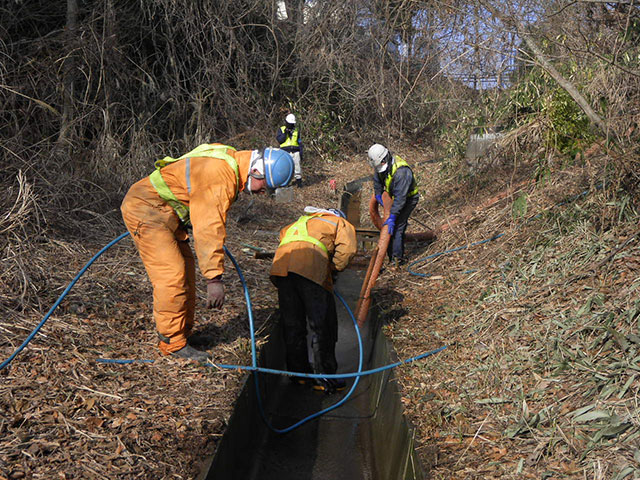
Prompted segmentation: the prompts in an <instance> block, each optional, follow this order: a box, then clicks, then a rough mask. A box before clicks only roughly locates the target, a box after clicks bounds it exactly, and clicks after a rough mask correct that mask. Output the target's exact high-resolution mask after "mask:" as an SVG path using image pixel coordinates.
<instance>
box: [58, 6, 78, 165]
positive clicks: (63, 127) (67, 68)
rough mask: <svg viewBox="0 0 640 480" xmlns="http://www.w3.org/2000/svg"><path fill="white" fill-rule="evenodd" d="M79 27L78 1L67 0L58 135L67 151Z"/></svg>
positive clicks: (71, 116)
mask: <svg viewBox="0 0 640 480" xmlns="http://www.w3.org/2000/svg"><path fill="white" fill-rule="evenodd" d="M77 29H78V1H77V0H67V27H66V32H65V36H66V39H65V44H66V58H65V59H64V68H63V82H62V83H63V90H62V121H61V123H60V133H59V135H58V145H57V147H58V149H62V151H67V153H68V150H69V149H68V148H67V147H68V145H67V144H68V139H69V137H70V136H71V132H72V129H73V88H74V75H75V63H76V62H75V60H74V53H73V52H74V46H75V42H76V36H77V35H76V32H77Z"/></svg>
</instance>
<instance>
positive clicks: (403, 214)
mask: <svg viewBox="0 0 640 480" xmlns="http://www.w3.org/2000/svg"><path fill="white" fill-rule="evenodd" d="M418 200H420V195H414V196H413V197H409V198H407V201H406V203H405V204H404V207H402V210H400V213H398V216H397V217H396V229H395V231H394V232H393V236H392V237H391V241H390V242H389V248H388V249H387V255H389V260H399V261H402V260H403V259H404V234H405V232H406V231H407V227H408V226H409V215H411V213H412V212H413V210H414V209H415V208H416V205H418Z"/></svg>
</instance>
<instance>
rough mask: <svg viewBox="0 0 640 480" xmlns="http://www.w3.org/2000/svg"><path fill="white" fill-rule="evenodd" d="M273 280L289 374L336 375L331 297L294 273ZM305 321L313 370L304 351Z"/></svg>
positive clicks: (335, 322)
mask: <svg viewBox="0 0 640 480" xmlns="http://www.w3.org/2000/svg"><path fill="white" fill-rule="evenodd" d="M273 278H274V280H275V283H276V287H277V288H278V301H279V303H280V313H281V314H282V321H283V330H284V342H285V345H286V348H287V353H286V359H287V368H288V369H289V371H292V372H302V373H311V372H312V371H313V372H314V373H336V370H337V369H338V362H337V361H336V354H335V347H336V342H337V340H338V318H337V313H336V302H335V299H334V298H333V294H332V293H331V292H328V291H327V290H325V289H324V288H322V287H321V286H320V285H318V284H317V283H314V282H312V281H311V280H308V279H306V278H304V277H302V276H300V275H297V274H295V273H289V275H288V276H286V277H273ZM307 321H308V322H309V329H310V330H311V346H312V349H313V370H312V369H311V365H309V353H308V349H307Z"/></svg>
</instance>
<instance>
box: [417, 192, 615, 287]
mask: <svg viewBox="0 0 640 480" xmlns="http://www.w3.org/2000/svg"><path fill="white" fill-rule="evenodd" d="M603 186H604V183H600V184H598V185H596V186H595V188H596V190H600V189H601V188H603ZM587 193H589V190H585V191H583V192H580V193H578V194H576V195H573V196H571V197H569V198H567V199H566V200H563V201H562V202H558V203H556V204H555V205H552V206H551V208H556V207H559V206H561V205H564V204H566V203H569V202H573V201H574V200H577V199H578V198H580V197H583V196H585V195H586V194H587ZM543 214H544V212H540V213H538V214H536V215H533V216H532V217H529V218H528V219H526V220H525V221H524V222H523V223H522V225H526V224H527V223H529V222H530V221H532V220H535V219H536V218H539V217H541V216H542V215H543ZM502 236H504V233H498V234H496V235H494V236H492V237H491V238H486V239H484V240H481V241H479V242H475V243H471V244H469V245H463V246H461V247H457V248H452V249H451V250H445V251H443V252H438V253H434V254H432V255H428V256H426V257H424V258H421V259H419V260H416V261H415V262H411V263H410V264H409V265H408V266H407V271H408V272H409V273H410V274H411V275H414V276H416V277H423V278H426V277H430V276H431V274H430V273H420V272H415V271H413V270H411V267H412V266H413V265H417V264H420V263H424V262H426V261H427V260H431V259H432V258H437V257H439V256H441V255H447V254H449V253H454V252H458V251H460V250H465V249H467V248H471V247H475V246H477V245H482V244H483V243H489V242H492V241H494V240H497V239H499V238H500V237H502ZM475 271H476V270H467V271H466V272H463V273H472V272H475Z"/></svg>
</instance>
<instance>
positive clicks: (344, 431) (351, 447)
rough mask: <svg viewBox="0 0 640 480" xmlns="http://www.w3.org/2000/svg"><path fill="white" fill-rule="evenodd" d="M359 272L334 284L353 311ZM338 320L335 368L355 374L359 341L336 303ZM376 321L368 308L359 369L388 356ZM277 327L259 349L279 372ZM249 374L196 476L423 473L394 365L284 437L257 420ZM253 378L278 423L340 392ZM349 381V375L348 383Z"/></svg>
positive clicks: (413, 478)
mask: <svg viewBox="0 0 640 480" xmlns="http://www.w3.org/2000/svg"><path fill="white" fill-rule="evenodd" d="M363 274H364V272H362V271H358V270H354V269H351V270H348V271H345V272H344V273H342V274H341V276H340V278H339V280H338V285H337V289H338V290H339V291H340V293H341V294H342V296H343V297H344V299H345V300H346V301H347V303H348V304H349V306H350V308H351V309H352V310H354V311H355V308H356V303H357V300H358V295H359V293H360V284H361V282H362V277H363ZM338 322H339V332H338V344H337V349H336V354H337V357H338V365H339V370H338V373H340V372H355V371H356V370H357V364H358V344H357V340H356V336H355V332H354V327H353V322H352V320H351V318H350V317H349V315H348V313H347V312H346V311H345V309H344V307H343V306H342V305H340V303H339V302H338ZM381 325H382V319H381V318H380V317H379V315H378V312H377V309H376V307H375V305H373V306H372V308H371V310H370V316H369V319H368V321H367V323H366V325H365V326H364V328H363V329H362V338H363V343H364V349H365V356H364V360H365V361H364V367H363V369H364V370H368V369H373V368H377V367H380V366H382V365H386V364H388V363H391V362H392V361H393V360H394V359H392V358H391V357H392V356H393V355H394V354H393V352H392V348H391V346H390V345H389V342H388V341H387V340H386V338H385V337H384V335H383V334H382V330H381ZM277 328H278V327H274V331H272V333H271V335H270V337H269V341H268V342H267V343H266V344H265V345H264V346H263V348H262V351H261V355H260V366H262V367H267V368H274V369H282V370H284V369H285V360H284V345H283V342H282V336H281V334H280V332H279V331H278V330H277ZM251 375H255V373H252V374H251ZM251 375H249V376H248V378H247V380H246V381H245V384H244V387H243V389H242V392H241V394H240V396H239V398H238V401H237V403H236V407H235V410H234V412H233V414H232V416H231V419H230V421H229V425H228V428H227V431H226V433H225V434H224V436H223V437H222V440H221V441H220V444H219V445H218V449H217V451H216V453H215V454H214V455H213V456H212V457H211V458H209V459H208V460H207V461H206V464H205V468H204V469H203V470H202V472H201V474H200V476H199V477H198V479H199V480H213V479H215V480H226V479H243V480H252V479H261V480H268V479H278V480H287V479H313V480H315V479H318V480H319V479H323V480H324V479H327V480H328V479H332V480H333V479H339V478H345V479H347V478H348V479H350V480H360V479H362V480H383V479H384V480H395V479H402V480H418V479H423V478H424V473H423V471H422V468H421V467H420V464H419V462H418V459H417V456H416V454H415V451H414V448H413V437H412V432H411V430H410V429H409V428H408V426H407V422H406V421H405V419H404V417H403V415H402V405H401V403H400V398H399V395H398V391H397V386H396V382H395V381H394V370H386V371H383V372H379V373H376V374H373V375H369V376H366V377H362V380H361V381H360V383H359V385H358V387H357V389H356V390H355V392H354V393H353V395H352V397H351V399H350V400H349V401H348V402H346V403H345V404H344V405H342V406H340V407H339V408H337V409H336V410H333V411H331V412H329V413H328V414H326V415H324V416H322V417H320V418H318V419H316V420H312V421H311V422H309V423H306V424H304V425H302V426H301V427H299V428H297V429H295V430H293V431H291V432H289V433H286V434H278V433H274V432H272V431H271V430H269V429H268V428H267V427H266V425H265V424H264V422H263V421H262V419H261V418H260V413H259V410H258V403H257V402H258V401H257V397H256V392H255V385H254V379H253V378H251ZM259 378H260V391H261V395H262V402H263V407H264V410H265V413H266V415H267V417H268V418H269V421H270V422H271V424H272V425H274V426H275V427H277V428H284V427H287V426H289V425H291V424H293V423H295V422H296V421H298V420H300V419H301V418H303V417H306V416H308V415H310V414H313V413H315V412H317V411H319V410H321V409H323V408H326V407H328V406H330V405H332V404H334V403H335V402H337V401H338V400H339V399H340V398H342V397H341V395H344V394H345V393H346V390H345V391H343V392H340V393H337V394H333V395H325V394H323V393H320V392H317V391H313V390H311V389H309V388H308V387H302V386H298V385H293V384H291V383H290V381H289V380H288V379H287V378H285V377H282V376H278V375H266V374H259ZM353 381H354V380H353V379H348V381H347V387H349V386H350V385H351V384H352V382H353Z"/></svg>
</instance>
